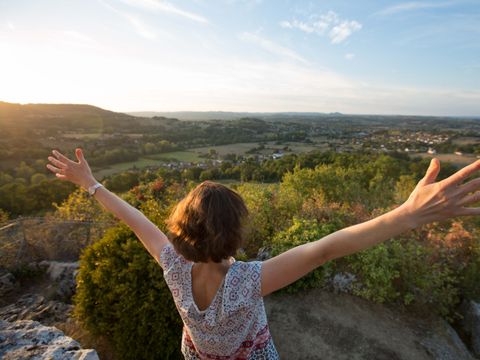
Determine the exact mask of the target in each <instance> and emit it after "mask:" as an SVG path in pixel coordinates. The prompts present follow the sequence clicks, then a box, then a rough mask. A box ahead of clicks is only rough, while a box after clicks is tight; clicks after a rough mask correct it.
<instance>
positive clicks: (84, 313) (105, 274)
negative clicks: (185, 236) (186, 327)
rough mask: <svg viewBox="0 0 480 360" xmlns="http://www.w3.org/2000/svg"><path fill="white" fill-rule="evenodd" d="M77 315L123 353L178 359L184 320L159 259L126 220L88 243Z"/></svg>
mask: <svg viewBox="0 0 480 360" xmlns="http://www.w3.org/2000/svg"><path fill="white" fill-rule="evenodd" d="M77 283H78V285H77V292H76V294H75V296H74V299H73V300H74V304H75V310H74V314H75V317H77V318H78V319H80V320H81V321H82V322H83V324H84V326H85V327H86V328H87V329H88V330H90V331H91V332H92V333H94V334H97V335H100V334H102V335H105V336H107V337H108V338H109V339H110V340H111V342H112V344H113V345H114V347H115V350H116V354H117V356H118V358H119V359H135V360H136V359H159V358H161V359H179V358H180V356H181V355H180V353H179V349H180V339H181V327H182V321H181V319H180V317H179V316H178V313H177V310H176V308H175V304H174V302H173V299H172V296H171V294H170V291H169V289H168V287H167V285H166V283H165V281H164V280H163V276H162V270H161V268H160V266H159V264H158V263H157V262H156V261H155V260H154V259H153V258H152V257H151V256H150V255H149V254H148V253H147V251H146V250H145V249H144V247H143V245H142V244H141V243H140V241H139V240H137V239H136V237H135V236H134V234H133V233H132V232H131V231H130V230H129V229H127V228H126V227H125V226H119V227H116V228H113V229H111V230H110V231H109V232H108V233H107V234H106V235H105V237H104V238H103V239H102V240H100V241H98V242H97V243H95V244H93V245H92V246H90V247H88V248H86V249H85V251H84V253H83V254H82V256H81V259H80V269H79V273H78V276H77Z"/></svg>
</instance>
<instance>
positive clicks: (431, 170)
mask: <svg viewBox="0 0 480 360" xmlns="http://www.w3.org/2000/svg"><path fill="white" fill-rule="evenodd" d="M439 172H440V161H438V159H437V158H433V159H432V161H430V166H429V167H428V169H427V172H426V173H425V176H424V177H423V179H422V180H420V183H421V184H422V185H428V184H432V183H434V182H435V179H436V178H437V176H438V173H439Z"/></svg>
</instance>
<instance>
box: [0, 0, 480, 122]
mask: <svg viewBox="0 0 480 360" xmlns="http://www.w3.org/2000/svg"><path fill="white" fill-rule="evenodd" d="M0 59H1V61H0V79H1V80H0V81H1V84H2V85H1V86H0V100H3V101H12V102H20V103H28V102H44V103H89V104H93V105H97V106H101V107H104V108H107V109H111V110H117V111H142V110H150V111H155V110H156V111H180V110H200V111H207V110H224V111H320V112H333V111H340V112H344V113H363V114H420V115H467V116H468V115H477V116H478V115H480V1H479V0H470V1H469V0H464V1H462V0H435V1H434V0H431V1H407V2H402V1H386V0H384V1H382V0H379V1H368V0H367V1H363V0H358V1H353V0H352V1H342V0H337V1H327V0H320V1H293V0H275V1H273V0H193V1H183V0H177V1H175V0H171V1H161V0H71V1H53V0H35V1H34V0H30V1H26V0H15V1H9V0H0Z"/></svg>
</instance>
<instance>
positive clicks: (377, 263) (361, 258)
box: [346, 237, 460, 320]
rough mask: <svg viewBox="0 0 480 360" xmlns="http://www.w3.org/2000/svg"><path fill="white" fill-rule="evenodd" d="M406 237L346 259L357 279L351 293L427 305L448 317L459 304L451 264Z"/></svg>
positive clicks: (439, 254)
mask: <svg viewBox="0 0 480 360" xmlns="http://www.w3.org/2000/svg"><path fill="white" fill-rule="evenodd" d="M441 256H442V255H441V253H439V251H438V250H435V249H434V248H432V247H429V246H426V245H425V244H422V243H420V242H419V241H418V240H417V239H415V238H412V237H409V238H405V239H403V241H401V240H397V239H395V240H391V241H387V242H385V243H382V244H379V245H376V246H375V247H373V248H370V249H368V250H365V251H362V252H360V253H357V254H354V255H351V256H349V257H347V258H346V261H347V262H348V264H349V267H350V271H352V272H353V273H355V274H356V275H357V277H358V279H359V282H357V283H356V284H355V286H354V293H355V294H356V295H358V296H361V297H363V298H365V299H368V300H372V301H375V302H379V303H383V302H394V301H401V302H403V303H404V304H405V305H414V306H417V307H418V306H424V307H425V306H428V307H429V308H430V309H431V310H433V311H434V312H436V313H437V314H439V315H442V316H444V317H445V318H447V319H449V320H452V319H453V318H452V316H454V312H455V307H456V306H457V305H458V303H459V287H458V282H459V279H460V277H459V273H458V272H457V271H455V263H452V262H451V261H449V259H448V258H447V257H443V258H441Z"/></svg>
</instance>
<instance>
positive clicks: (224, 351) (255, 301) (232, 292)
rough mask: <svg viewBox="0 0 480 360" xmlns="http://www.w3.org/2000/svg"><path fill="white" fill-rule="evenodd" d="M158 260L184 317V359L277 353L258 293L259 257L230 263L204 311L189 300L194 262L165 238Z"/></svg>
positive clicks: (266, 356) (221, 359)
mask: <svg viewBox="0 0 480 360" xmlns="http://www.w3.org/2000/svg"><path fill="white" fill-rule="evenodd" d="M159 263H160V266H161V267H162V268H163V276H164V278H165V281H166V283H167V285H168V287H169V289H170V291H171V292H172V295H173V299H174V301H175V305H176V306H177V309H178V312H179V313H180V316H181V318H182V320H183V323H184V328H183V336H182V353H183V355H184V356H185V359H216V360H227V359H248V360H256V359H265V360H271V359H272V360H274V359H279V356H278V353H277V351H276V350H275V346H274V344H273V341H272V337H271V335H270V331H269V329H268V324H267V315H266V313H265V307H264V304H263V297H262V296H261V284H260V281H261V269H262V262H261V261H252V262H243V261H235V262H234V263H233V264H232V265H230V268H229V269H228V272H227V274H226V275H225V278H224V279H223V282H222V284H221V285H220V287H219V289H218V291H217V293H216V294H215V297H214V298H213V300H212V303H211V304H210V306H209V307H208V308H207V309H205V310H203V311H200V310H199V309H198V307H197V305H196V304H195V301H194V300H193V295H192V266H193V262H191V261H188V260H186V259H185V258H184V257H183V256H181V255H179V254H177V252H176V251H175V249H174V248H173V246H172V245H171V244H167V245H166V246H165V247H164V248H163V250H162V253H161V254H160V261H159Z"/></svg>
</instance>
